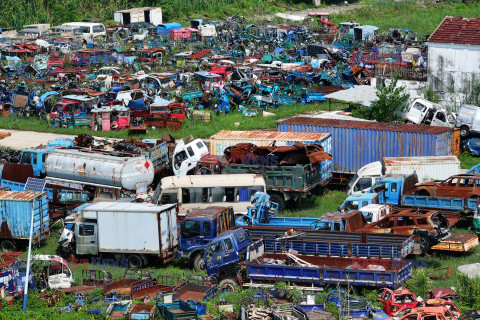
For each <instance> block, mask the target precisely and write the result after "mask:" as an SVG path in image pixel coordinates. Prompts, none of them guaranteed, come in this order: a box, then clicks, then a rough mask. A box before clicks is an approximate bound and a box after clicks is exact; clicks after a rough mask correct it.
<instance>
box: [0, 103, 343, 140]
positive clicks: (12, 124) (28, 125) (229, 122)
mask: <svg viewBox="0 0 480 320" xmlns="http://www.w3.org/2000/svg"><path fill="white" fill-rule="evenodd" d="M342 107H344V105H342V104H334V105H332V110H336V109H340V108H342ZM328 109H329V105H328V104H326V103H324V104H321V105H313V104H294V105H289V106H282V107H280V108H278V109H273V110H268V111H269V112H271V113H273V114H274V115H273V116H270V117H264V116H262V115H260V116H258V117H244V116H243V115H242V114H241V113H239V112H235V111H232V112H230V113H229V114H228V115H226V116H225V115H222V114H221V115H217V114H216V113H214V112H212V117H211V121H210V122H199V121H193V120H190V119H186V120H185V121H184V122H183V126H182V130H180V131H175V132H172V131H169V130H166V129H159V130H149V131H148V132H147V134H146V136H144V137H146V138H161V137H162V134H164V133H169V134H171V135H172V136H173V137H174V138H176V139H177V138H183V137H185V136H188V135H190V134H192V135H193V136H194V137H196V138H206V137H210V136H211V135H213V134H215V133H217V132H218V131H221V130H252V129H269V128H275V127H276V125H277V120H278V119H282V118H286V117H291V116H294V115H296V114H300V113H305V112H312V111H319V110H328ZM260 114H261V112H260ZM235 123H239V125H238V126H237V125H235ZM0 128H3V129H17V130H32V131H40V132H53V133H62V134H73V135H78V134H81V133H85V132H87V133H91V134H93V135H95V136H100V137H109V138H126V137H127V136H128V131H126V130H123V131H122V130H119V131H107V132H103V131H97V132H91V131H90V129H88V128H54V127H52V126H51V125H49V124H48V123H47V122H46V121H43V120H37V119H34V118H21V117H8V118H0ZM134 138H135V137H134ZM136 138H141V137H136Z"/></svg>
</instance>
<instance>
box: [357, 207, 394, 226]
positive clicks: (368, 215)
mask: <svg viewBox="0 0 480 320" xmlns="http://www.w3.org/2000/svg"><path fill="white" fill-rule="evenodd" d="M359 210H360V211H361V212H362V214H363V217H364V218H365V220H366V221H367V223H372V222H377V221H378V220H380V219H383V217H385V216H386V215H387V214H389V213H390V206H389V205H387V204H369V205H367V206H365V207H362V208H360V209H359Z"/></svg>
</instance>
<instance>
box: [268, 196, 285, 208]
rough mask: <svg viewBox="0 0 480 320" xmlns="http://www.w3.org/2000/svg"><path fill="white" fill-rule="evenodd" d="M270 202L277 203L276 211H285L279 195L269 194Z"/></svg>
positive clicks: (283, 200)
mask: <svg viewBox="0 0 480 320" xmlns="http://www.w3.org/2000/svg"><path fill="white" fill-rule="evenodd" d="M270 201H272V202H276V203H278V211H282V210H285V208H286V205H285V199H284V198H283V197H282V196H281V195H279V194H277V193H273V194H271V195H270Z"/></svg>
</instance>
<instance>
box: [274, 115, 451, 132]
mask: <svg viewBox="0 0 480 320" xmlns="http://www.w3.org/2000/svg"><path fill="white" fill-rule="evenodd" d="M278 123H279V124H285V125H287V126H288V125H292V124H293V125H303V126H318V127H337V128H338V127H341V128H354V129H365V130H383V131H402V132H418V133H428V134H440V133H443V132H446V131H453V130H452V128H448V127H438V126H428V125H424V124H403V123H387V122H370V121H353V120H338V119H319V118H309V117H295V118H291V119H287V120H283V121H279V122H278ZM297 127H298V126H297ZM308 130H310V129H306V130H305V131H308Z"/></svg>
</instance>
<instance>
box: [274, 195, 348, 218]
mask: <svg viewBox="0 0 480 320" xmlns="http://www.w3.org/2000/svg"><path fill="white" fill-rule="evenodd" d="M346 197H347V193H346V192H345V191H338V190H329V189H323V190H318V191H317V192H316V193H315V194H314V196H312V197H310V198H305V199H302V200H301V201H300V204H299V205H298V207H297V208H295V210H294V211H292V210H285V211H282V212H281V213H279V214H278V216H281V217H311V218H320V217H321V216H323V215H324V214H325V213H327V212H335V211H337V207H338V206H339V205H341V204H342V203H343V201H344V200H345V198H346Z"/></svg>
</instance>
